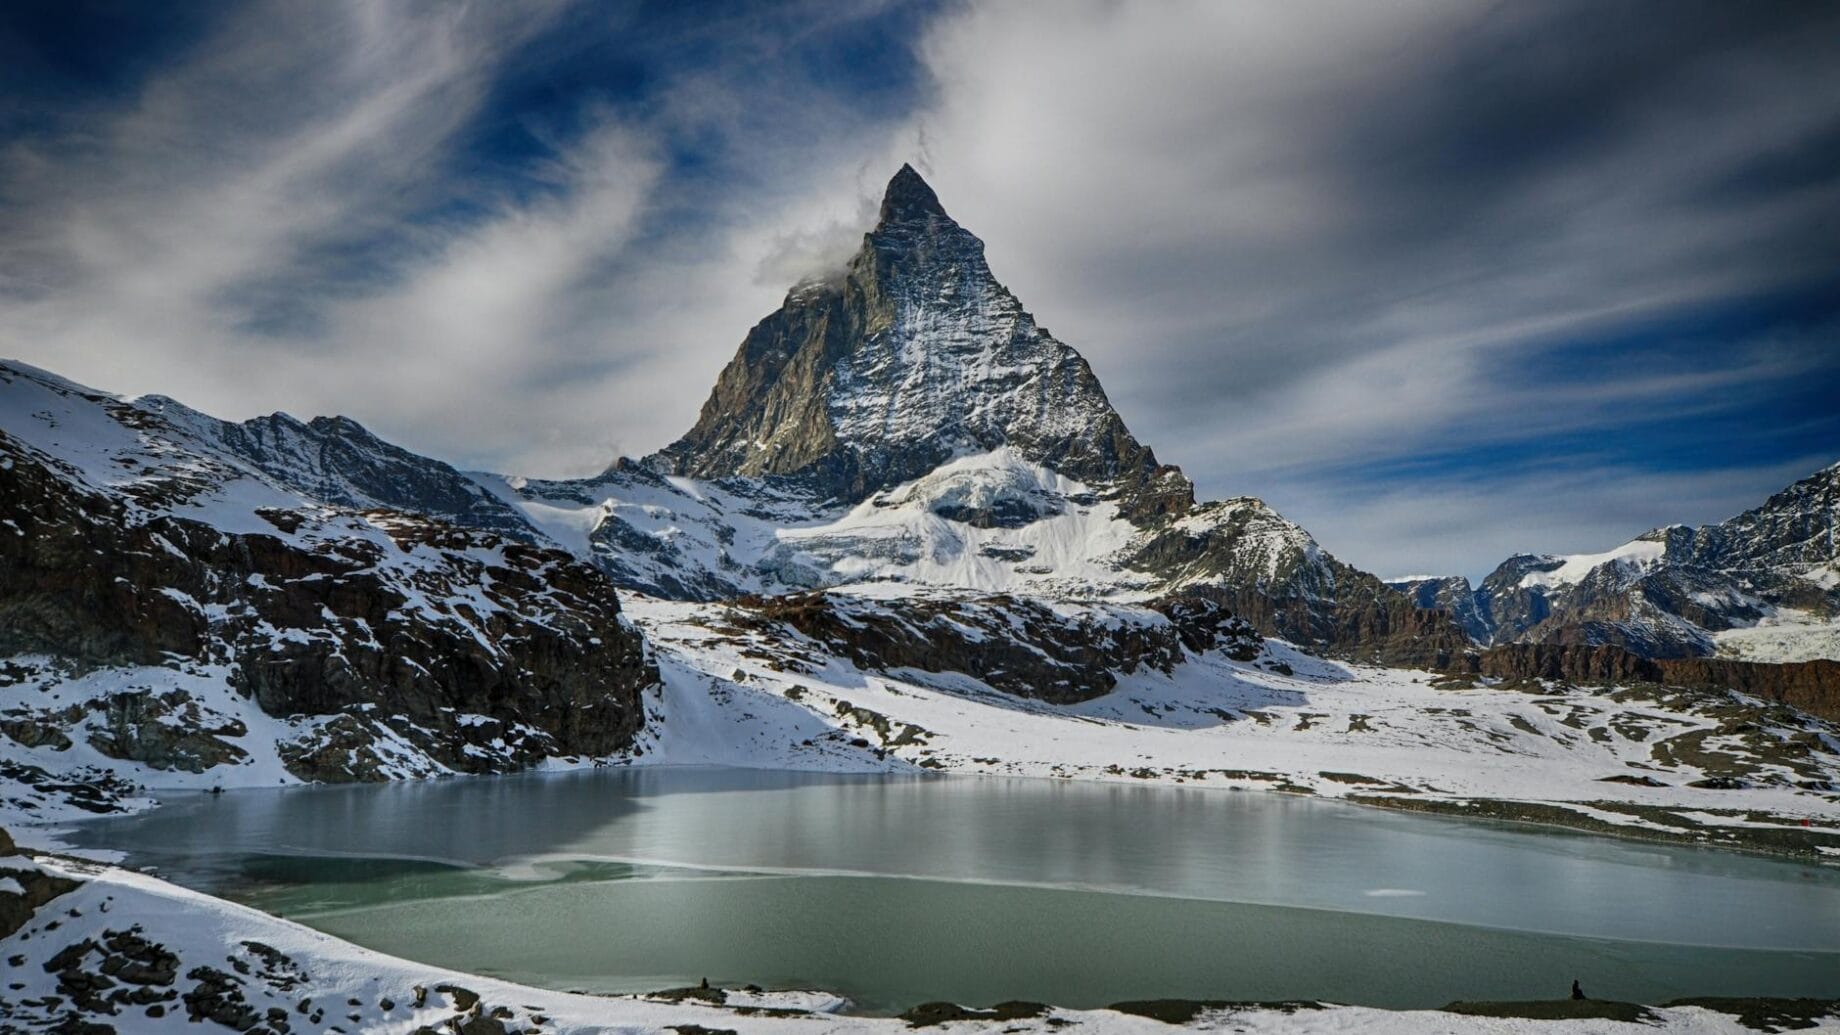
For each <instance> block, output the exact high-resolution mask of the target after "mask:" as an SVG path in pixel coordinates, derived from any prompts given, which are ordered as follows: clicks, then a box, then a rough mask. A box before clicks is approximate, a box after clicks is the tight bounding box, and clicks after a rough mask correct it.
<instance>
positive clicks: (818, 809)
mask: <svg viewBox="0 0 1840 1035" xmlns="http://www.w3.org/2000/svg"><path fill="white" fill-rule="evenodd" d="M81 837H82V838H83V839H84V840H85V841H86V842H87V843H89V844H92V845H99V846H107V847H112V848H117V849H123V850H126V851H128V852H130V856H131V861H132V862H134V863H137V864H146V865H153V866H155V867H157V868H158V869H159V870H160V871H161V872H162V873H164V874H166V875H167V876H169V877H171V878H173V879H175V880H178V881H179V882H181V883H185V884H189V885H192V886H195V887H200V888H203V889H205V890H210V891H213V892H215V893H218V894H223V895H227V896H228V897H231V898H235V899H238V900H241V901H245V902H248V903H251V904H253V905H256V906H259V907H261V908H263V909H267V910H269V911H271V912H275V913H277V914H280V915H283V916H288V917H292V918H295V919H298V920H300V921H301V922H304V923H307V924H310V925H312V926H314V927H318V928H321V929H323V930H326V931H329V932H332V933H334V934H337V935H340V936H341V937H345V938H348V939H350V940H352V941H355V942H358V943H360V944H364V945H367V946H370V947H373V948H376V949H380V950H382V951H385V952H390V953H393V954H396V955H400V956H406V957H409V958H413V959H420V960H423V961H426V962H429V963H434V964H440V965H444V966H451V967H455V968H460V969H465V970H471V971H476V972H483V973H488V974H492V975H494V976H500V977H506V978H510V979H514V980H520V981H527V982H531V983H534V984H540V985H546V986H551V987H558V988H571V989H586V990H593V991H642V990H650V989H657V988H664V987H670V986H673V985H681V984H686V983H692V982H695V981H697V980H700V979H701V978H703V977H708V978H710V979H711V980H712V981H717V982H722V983H733V984H740V983H747V982H752V983H758V984H762V985H768V986H778V987H800V988H824V989H828V990H831V991H835V992H839V993H841V994H844V995H848V996H850V997H851V998H852V999H853V1000H855V1001H856V1002H857V1003H858V1005H859V1007H861V1008H862V1009H865V1010H868V1011H892V1010H899V1009H903V1008H905V1007H908V1006H911V1005H914V1004H915V1003H918V1002H921V1001H925V1000H932V999H952V1000H956V1001H959V1002H965V1003H972V1004H979V1003H990V1002H995V1001H999V1000H1003V999H1012V998H1028V999H1039V1000H1043V1001H1051V1002H1056V1003H1062V1004H1065V1005H1069V1006H1095V1005H1103V1004H1105V1003H1109V1002H1114V1001H1117V1000H1121V999H1131V998H1152V997H1162V996H1182V997H1194V998H1226V999H1272V998H1313V999H1329V1000H1335V1001H1341V1002H1356V1003H1366V1004H1371V1005H1377V1006H1393V1007H1404V1006H1435V1005H1440V1004H1442V1003H1444V1002H1447V1001H1449V1000H1452V999H1458V998H1470V999H1477V998H1490V999H1514V998H1554V997H1559V996H1563V995H1564V994H1565V993H1566V992H1567V990H1568V989H1569V987H1570V982H1571V980H1572V978H1573V977H1577V978H1579V979H1580V980H1582V981H1583V982H1584V984H1585V987H1586V989H1587V990H1588V991H1590V992H1591V993H1592V994H1593V995H1595V996H1600V997H1606V998H1609V997H1615V998H1629V999H1637V1000H1646V1001H1658V1000H1662V999H1666V998H1671V997H1675V996H1683V995H1714V994H1733V995H1738V994H1743V995H1764V994H1768V995H1837V994H1840V872H1835V871H1834V870H1833V869H1831V868H1816V867H1810V866H1804V865H1797V864H1793V863H1788V862H1783V861H1778V860H1772V859H1762V858H1755V857H1749V856H1743V855H1737V854H1733V853H1724V852H1714V851H1706V850H1694V849H1686V848H1672V847H1661V846H1654V845H1648V844H1643V843H1636V842H1623V841H1616V840H1611V839H1605V838H1596V837H1587V836H1581V835H1569V834H1563V833H1540V832H1532V831H1528V830H1525V829H1520V828H1509V827H1504V826H1498V825H1489V824H1482V823H1468V822H1457V821H1450V820H1440V819H1435V818H1430V817H1422V816H1413V815H1405V814H1394V813H1384V812H1377V811H1373V810H1367V809H1359V808H1354V807H1349V806H1342V805H1337V804H1334V803H1327V802H1315V801H1309V800H1305V799H1297V798H1291V797H1287V796H1280V795H1271V794H1256V793H1232V792H1225V791H1218V790H1213V791H1209V790H1200V789H1187V788H1170V787H1145V786H1126V785H1095V784H1082V783H1071V782H1064V781H1047V780H1006V779H990V778H968V777H930V778H927V777H909V776H901V777H881V776H872V777H864V776H827V775H812V774H788V773H774V772H760V771H751V770H724V769H675V770H603V771H599V772H591V773H578V774H561V775H545V776H525V777H514V778H505V779H491V780H452V781H441V782H436V783H422V784H399V785H389V786H379V787H348V788H304V789H292V790H276V791H249V792H238V793H231V794H225V795H221V796H186V797H183V798H179V799H176V800H174V801H172V802H171V803H169V805H168V806H167V807H166V808H163V809H160V810H158V811H156V812H154V813H152V814H149V815H147V816H142V817H134V818H129V819H122V820H108V821H103V822H99V823H93V824H85V825H84V826H83V827H82V828H81Z"/></svg>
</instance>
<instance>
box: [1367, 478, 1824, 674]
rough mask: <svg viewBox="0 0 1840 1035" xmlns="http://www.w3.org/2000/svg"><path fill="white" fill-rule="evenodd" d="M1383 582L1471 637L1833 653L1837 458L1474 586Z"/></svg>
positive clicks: (1696, 650)
mask: <svg viewBox="0 0 1840 1035" xmlns="http://www.w3.org/2000/svg"><path fill="white" fill-rule="evenodd" d="M1391 585H1392V586H1393V587H1394V588H1396V589H1399V590H1401V591H1403V592H1406V593H1409V594H1411V595H1412V597H1413V600H1414V602H1416V603H1417V604H1418V605H1419V606H1420V607H1441V608H1444V609H1446V610H1449V611H1450V612H1451V613H1452V614H1453V615H1455V616H1456V617H1457V619H1458V620H1459V621H1461V622H1462V623H1463V625H1464V627H1465V628H1466V629H1468V630H1469V631H1470V634H1471V635H1473V636H1475V637H1476V639H1477V641H1478V642H1480V643H1485V644H1504V643H1549V644H1561V645H1591V646H1597V645H1611V646H1617V647H1621V648H1624V649H1626V650H1628V651H1631V652H1632V653H1635V654H1637V655H1640V656H1642V657H1649V658H1680V657H1694V656H1703V655H1714V654H1717V655H1722V656H1726V657H1732V658H1737V659H1741V660H1751V661H1765V662H1771V661H1775V662H1781V661H1800V660H1805V659H1809V658H1840V464H1835V465H1833V466H1831V467H1828V468H1826V469H1824V470H1821V471H1818V472H1816V473H1815V474H1813V475H1811V476H1809V477H1807V478H1804V479H1802V480H1801V481H1798V482H1796V483H1795V484H1794V485H1791V486H1789V487H1788V488H1786V489H1784V490H1782V491H1781V492H1778V493H1776V494H1775V495H1773V496H1771V497H1770V498H1769V499H1768V500H1766V501H1765V502H1764V503H1763V505H1762V506H1759V507H1757V508H1755V509H1753V510H1748V511H1745V512H1744V513H1742V514H1739V515H1738V516H1737V517H1734V518H1731V519H1730V520H1727V521H1721V522H1718V523H1716V524H1711V525H1702V526H1700V527H1698V528H1689V527H1687V526H1685V525H1670V526H1668V527H1666V528H1657V529H1655V530H1653V531H1651V532H1646V533H1644V534H1642V535H1640V536H1637V537H1636V538H1634V539H1632V540H1630V541H1629V542H1627V543H1624V544H1622V545H1621V546H1617V547H1614V548H1612V549H1610V550H1606V551H1604V552H1602V553H1590V554H1517V555H1516V556H1513V557H1510V558H1508V559H1507V560H1506V561H1503V562H1502V563H1501V565H1500V566H1499V567H1497V568H1496V569H1495V570H1494V571H1493V572H1491V573H1490V574H1489V576H1488V577H1487V578H1486V579H1484V580H1483V582H1482V585H1481V587H1479V588H1472V587H1471V586H1470V583H1469V580H1468V579H1465V578H1462V577H1461V576H1451V577H1442V578H1440V577H1422V578H1415V579H1405V580H1395V581H1394V582H1392V583H1391Z"/></svg>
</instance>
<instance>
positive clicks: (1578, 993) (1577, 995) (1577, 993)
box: [1572, 978, 1584, 999]
mask: <svg viewBox="0 0 1840 1035" xmlns="http://www.w3.org/2000/svg"><path fill="white" fill-rule="evenodd" d="M1572 998H1573V999H1583V998H1584V989H1582V988H1580V987H1578V979H1577V978H1573V979H1572Z"/></svg>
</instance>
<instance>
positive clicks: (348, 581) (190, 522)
mask: <svg viewBox="0 0 1840 1035" xmlns="http://www.w3.org/2000/svg"><path fill="white" fill-rule="evenodd" d="M53 387H54V388H56V389H57V390H58V391H60V392H62V393H64V398H65V399H68V400H71V401H72V402H73V403H74V404H76V405H81V404H82V403H84V402H89V403H94V404H96V405H97V406H99V407H101V408H102V409H103V410H104V411H105V412H107V413H109V414H111V415H112V416H115V417H116V418H117V419H120V420H124V421H132V422H133V425H132V426H133V428H134V429H135V430H136V431H137V432H139V433H141V434H143V435H152V436H156V441H157V442H158V443H159V444H160V445H159V448H160V449H162V450H166V451H167V452H166V453H163V454H161V455H170V453H171V452H172V451H173V450H176V449H177V448H178V447H179V445H181V444H183V443H184V442H185V441H186V437H185V433H184V431H183V429H180V428H176V427H173V426H170V425H166V424H164V423H163V422H162V418H160V417H159V416H157V415H154V414H150V413H148V412H146V411H142V410H137V409H135V408H133V407H130V406H127V405H126V404H120V403H113V402H112V401H110V400H107V399H106V398H105V397H97V398H92V399H71V396H70V391H69V389H67V388H63V387H60V386H53ZM82 412H84V413H88V412H89V411H87V410H85V411H82ZM185 459H186V461H187V462H184V463H174V464H173V465H172V470H175V471H179V472H182V473H181V474H177V475H173V476H171V477H167V476H166V474H165V473H164V472H156V476H155V477H153V478H151V479H149V480H146V481H141V482H137V483H135V484H134V485H133V486H131V491H113V490H103V489H99V488H97V487H95V486H93V485H91V484H89V483H88V482H87V481H86V480H85V479H84V478H83V477H80V476H78V474H77V472H76V471H74V470H73V469H71V468H69V467H68V465H65V464H63V463H62V462H61V461H59V460H57V459H55V458H54V457H52V456H50V455H48V454H45V453H43V452H41V451H39V450H37V449H35V448H34V447H32V446H30V445H28V444H26V443H25V442H23V441H21V440H20V439H18V438H16V437H14V436H13V435H12V434H10V433H9V432H7V431H4V430H0V514H4V515H6V516H7V518H8V520H9V524H10V526H11V527H10V528H9V531H10V532H14V533H16V534H8V535H3V536H0V570H3V571H4V572H5V573H6V577H5V578H4V579H0V651H5V652H11V653H30V654H43V655H51V656H52V657H54V658H57V659H59V660H60V663H61V664H64V665H68V666H72V667H74V668H75V669H77V670H82V669H87V668H94V667H102V666H123V665H137V666H165V667H176V668H182V669H189V670H199V668H200V667H201V666H204V667H210V668H212V670H214V671H220V672H221V673H222V674H223V675H222V678H224V679H225V680H227V681H228V683H229V685H230V686H231V687H233V688H234V689H236V690H238V691H240V692H241V693H243V694H244V695H246V696H248V697H251V698H253V699H254V700H255V701H256V703H257V704H258V705H259V706H260V707H261V709H262V710H263V711H265V712H267V713H268V714H270V715H275V716H281V717H286V716H293V715H301V716H319V715H334V714H341V713H350V714H352V715H355V716H365V717H370V716H385V717H390V718H393V719H397V720H401V722H402V723H403V724H404V725H413V726H414V727H415V728H417V729H419V730H423V731H427V732H426V733H425V734H424V736H423V743H422V745H421V746H422V747H423V748H424V749H425V750H427V751H428V753H429V755H430V756H431V757H432V758H434V759H435V760H437V761H439V762H440V763H441V764H443V765H446V766H448V767H450V768H454V769H459V770H462V771H479V770H481V769H500V768H517V767H518V766H519V765H520V764H529V762H531V761H534V760H535V758H537V757H540V756H541V755H545V754H587V755H601V754H607V753H611V752H613V751H616V750H618V749H620V748H622V747H624V746H626V745H627V744H628V743H630V742H631V738H632V736H633V734H634V733H635V732H636V730H637V729H638V727H639V724H640V722H641V719H642V710H641V708H640V706H639V702H638V695H639V692H640V690H641V689H642V688H643V687H645V686H647V685H649V684H651V683H652V682H654V681H655V678H656V674H655V672H654V670H653V669H652V667H651V665H650V662H649V661H648V660H647V658H646V657H645V653H644V650H643V644H642V642H641V639H640V637H639V635H638V633H637V632H636V631H634V630H633V629H631V628H630V627H629V626H628V625H627V624H626V623H625V622H624V620H623V619H622V618H621V616H620V613H619V604H618V602H617V600H616V599H615V596H614V588H613V584H612V582H611V581H610V580H609V579H608V578H607V577H606V576H605V575H604V574H603V573H602V572H600V571H599V570H597V569H595V568H593V567H592V566H590V565H587V564H584V563H582V562H579V561H576V560H574V559H573V558H571V557H569V556H568V555H566V554H564V553H561V552H559V551H556V550H549V549H541V548H537V547H534V546H529V545H525V544H524V543H521V542H516V541H508V540H506V539H504V538H502V537H500V536H498V535H495V534H493V533H489V532H481V531H472V530H461V529H457V528H455V527H453V526H451V525H448V524H444V523H441V522H438V521H434V520H431V519H428V518H425V517H420V516H416V515H408V514H401V513H395V512H388V511H370V512H367V513H365V514H353V513H350V512H342V511H335V510H330V509H327V508H322V507H317V506H306V507H301V508H297V509H279V510H264V511H258V512H257V513H256V515H254V516H255V517H256V518H258V519H265V520H266V521H267V523H268V524H270V525H273V526H274V528H273V533H272V534H269V533H266V532H261V531H226V530H224V529H223V528H220V527H217V526H215V525H213V524H210V523H207V522H206V521H204V520H200V519H194V518H192V517H187V516H180V515H181V514H183V513H186V512H187V511H185V510H184V509H181V508H179V507H177V506H176V504H175V501H189V500H192V499H195V498H198V497H199V496H200V494H202V493H207V492H209V491H211V488H212V485H213V484H221V483H222V479H227V478H230V477H233V476H236V477H246V476H244V475H238V474H237V473H236V472H234V471H228V470H226V469H221V468H217V467H213V466H212V464H211V458H210V457H209V456H208V455H195V456H192V457H187V458H185ZM182 479H192V483H183V482H182V481H181V480H182ZM214 479H215V480H216V481H215V482H214V481H213V480H214ZM240 520H241V521H243V522H245V523H247V522H248V521H249V520H250V517H248V516H245V517H244V518H241V519H240ZM255 523H256V524H257V525H260V524H261V523H262V520H257V521H256V522H255ZM96 706H97V707H99V708H101V709H102V714H101V716H100V720H101V721H100V724H99V728H97V724H96V723H92V728H94V729H96V732H94V734H93V735H92V737H91V741H90V742H91V744H92V746H94V747H96V748H97V749H98V750H101V751H102V752H103V753H104V754H107V755H110V756H112V757H116V758H123V759H131V760H134V761H139V762H144V763H146V764H148V765H150V766H154V767H156V768H166V769H182V770H188V771H192V772H201V771H204V770H205V769H207V768H209V767H211V766H213V765H216V764H221V763H224V762H228V761H234V760H236V759H237V758H240V757H241V756H242V754H243V752H242V750H241V749H240V748H238V747H237V746H235V745H234V744H233V743H231V741H233V740H234V739H235V738H236V737H238V736H240V735H241V734H242V733H243V732H245V731H243V730H242V729H241V728H240V727H230V726H225V725H224V724H223V723H222V721H221V717H216V716H214V715H211V714H206V713H205V712H204V711H202V710H201V709H200V708H199V707H198V705H197V704H196V702H194V701H192V700H191V699H190V698H189V697H188V695H187V694H186V693H185V692H183V691H170V692H165V693H162V694H158V695H156V694H153V693H150V692H147V691H134V690H129V691H126V692H122V693H117V694H114V695H113V696H111V697H108V698H107V699H106V700H101V701H98V702H97V703H96ZM22 721H23V720H22ZM366 721H367V722H368V721H370V719H369V718H366ZM36 728H37V725H36V724H34V723H31V722H25V723H24V725H23V726H22V730H24V731H25V732H27V735H28V737H32V736H35V734H34V733H33V732H32V730H34V729H36ZM507 736H509V739H510V742H511V743H512V744H513V747H511V748H509V749H507V748H504V747H502V746H500V747H497V748H495V749H494V751H491V752H487V751H483V750H481V749H480V747H479V746H480V745H492V744H499V745H502V744H503V743H505V742H506V738H507ZM519 744H522V745H524V746H523V747H521V748H520V747H518V746H517V745H519ZM469 748H471V749H469ZM301 775H308V776H318V777H333V776H336V775H337V773H336V772H329V771H325V770H320V769H316V768H314V767H313V766H311V765H304V764H303V770H302V772H301ZM345 778H353V777H352V776H349V775H348V776H346V777H345Z"/></svg>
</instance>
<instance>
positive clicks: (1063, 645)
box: [734, 593, 1260, 704]
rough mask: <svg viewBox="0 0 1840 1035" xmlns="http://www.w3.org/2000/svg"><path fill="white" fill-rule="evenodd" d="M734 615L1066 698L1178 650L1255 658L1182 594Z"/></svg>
mask: <svg viewBox="0 0 1840 1035" xmlns="http://www.w3.org/2000/svg"><path fill="white" fill-rule="evenodd" d="M734 610H735V613H736V614H737V615H738V616H739V617H741V618H742V620H743V621H744V622H747V623H750V624H757V625H758V624H765V623H773V624H781V625H784V626H787V627H789V628H792V629H795V630H797V631H798V632H799V633H800V634H802V635H804V636H807V637H810V638H811V639H813V640H817V641H818V642H820V643H822V644H824V645H825V647H826V648H828V649H830V650H832V651H834V652H836V653H838V654H841V655H843V656H845V657H849V658H851V659H853V660H854V662H855V663H856V664H858V665H860V666H861V667H863V668H868V669H875V670H883V671H886V670H890V669H901V668H912V669H919V670H921V671H923V672H960V673H963V674H965V675H969V676H973V677H975V678H977V679H979V680H982V681H983V682H985V683H986V684H988V685H990V686H992V687H995V688H996V689H998V690H1001V691H1003V692H1005V693H1008V694H1013V695H1015V696H1017V697H1027V698H1033V699H1035V700H1042V701H1047V702H1050V703H1052V704H1073V703H1076V702H1079V701H1086V700H1091V699H1092V698H1095V697H1101V696H1103V695H1105V694H1107V693H1110V692H1111V690H1112V688H1113V687H1115V686H1116V685H1117V683H1118V677H1119V676H1120V675H1126V674H1129V673H1131V672H1135V671H1137V670H1138V669H1139V668H1152V669H1155V670H1157V671H1160V672H1168V671H1170V670H1172V669H1173V668H1174V667H1175V666H1176V665H1177V664H1178V663H1179V662H1181V660H1182V659H1183V649H1184V647H1187V648H1188V649H1190V650H1196V651H1202V650H1222V651H1225V652H1226V653H1228V654H1229V655H1230V656H1232V657H1235V658H1238V659H1239V660H1246V661H1249V660H1251V659H1253V658H1255V657H1257V656H1258V653H1259V649H1260V641H1259V637H1258V635H1257V634H1256V633H1254V632H1253V631H1252V628H1251V626H1250V625H1248V624H1247V623H1246V622H1244V621H1241V620H1239V619H1237V618H1235V617H1234V616H1233V615H1231V614H1230V613H1228V612H1227V611H1226V610H1225V609H1224V608H1222V607H1220V606H1219V605H1218V604H1217V603H1215V602H1213V601H1209V600H1203V599H1195V598H1182V599H1177V600H1169V601H1164V602H1162V603H1161V604H1160V605H1159V606H1158V608H1157V610H1158V611H1160V612H1161V616H1162V617H1164V618H1167V619H1168V620H1167V621H1160V620H1157V619H1158V617H1159V616H1158V615H1157V614H1155V613H1149V612H1134V611H1132V610H1128V609H1117V610H1108V609H1094V610H1092V611H1090V612H1086V613H1083V614H1077V615H1072V616H1069V615H1067V614H1063V613H1060V612H1058V611H1056V610H1055V609H1054V608H1051V607H1049V606H1048V605H1046V604H1043V603H1041V602H1039V601H1035V600H1030V599H1026V598H1017V597H1007V596H995V597H966V596H956V595H943V594H942V595H928V596H919V597H912V598H906V599H902V600H900V601H898V602H889V603H883V602H880V601H873V600H866V599H863V598H860V597H853V596H850V595H847V594H839V593H800V594H793V595H790V596H777V597H747V598H743V599H741V600H738V601H736V602H735V606H734Z"/></svg>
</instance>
